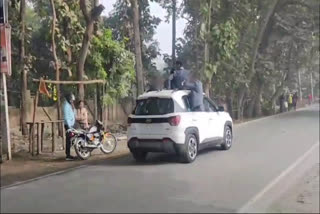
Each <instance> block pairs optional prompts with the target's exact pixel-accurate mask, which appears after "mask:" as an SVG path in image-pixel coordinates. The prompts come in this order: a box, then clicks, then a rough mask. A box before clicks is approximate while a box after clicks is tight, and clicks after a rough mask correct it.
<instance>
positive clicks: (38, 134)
mask: <svg viewBox="0 0 320 214" xmlns="http://www.w3.org/2000/svg"><path fill="white" fill-rule="evenodd" d="M40 141H41V123H37V155H40Z"/></svg>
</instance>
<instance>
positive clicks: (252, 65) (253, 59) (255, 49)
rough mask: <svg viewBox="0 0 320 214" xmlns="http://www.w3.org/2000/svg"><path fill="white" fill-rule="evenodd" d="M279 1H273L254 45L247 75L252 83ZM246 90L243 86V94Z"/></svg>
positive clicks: (262, 21)
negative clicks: (262, 43) (267, 30)
mask: <svg viewBox="0 0 320 214" xmlns="http://www.w3.org/2000/svg"><path fill="white" fill-rule="evenodd" d="M279 1H280V0H273V1H272V3H271V5H270V7H269V8H268V11H267V13H266V15H265V16H264V18H263V19H262V20H261V23H260V28H259V31H258V34H257V37H256V39H255V43H254V45H253V48H252V53H251V63H250V70H249V72H248V74H247V76H248V80H249V81H250V82H251V80H252V78H253V76H254V74H255V64H256V60H257V55H258V51H259V47H260V44H261V41H262V38H263V35H264V32H265V31H266V27H267V25H268V23H269V21H270V20H271V17H272V16H273V14H274V12H275V9H276V6H277V4H278V2H279ZM245 90H246V85H245V84H243V85H242V86H241V93H242V91H245ZM239 99H240V98H239ZM238 114H239V113H238Z"/></svg>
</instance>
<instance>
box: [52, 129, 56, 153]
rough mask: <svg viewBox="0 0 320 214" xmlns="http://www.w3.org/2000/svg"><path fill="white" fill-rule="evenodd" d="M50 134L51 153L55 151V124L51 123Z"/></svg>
mask: <svg viewBox="0 0 320 214" xmlns="http://www.w3.org/2000/svg"><path fill="white" fill-rule="evenodd" d="M51 124H52V126H51V134H52V147H51V148H52V153H54V152H55V151H56V142H55V141H56V136H55V123H51Z"/></svg>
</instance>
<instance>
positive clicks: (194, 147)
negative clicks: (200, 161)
mask: <svg viewBox="0 0 320 214" xmlns="http://www.w3.org/2000/svg"><path fill="white" fill-rule="evenodd" d="M180 155H181V161H182V162H183V163H192V162H193V161H194V160H195V159H196V158H197V155H198V140H197V137H196V136H195V135H194V134H187V136H186V142H185V144H184V147H183V149H182V151H181V154H180Z"/></svg>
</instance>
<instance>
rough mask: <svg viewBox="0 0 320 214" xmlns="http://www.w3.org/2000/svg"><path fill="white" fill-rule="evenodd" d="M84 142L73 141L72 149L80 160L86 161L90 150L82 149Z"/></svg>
mask: <svg viewBox="0 0 320 214" xmlns="http://www.w3.org/2000/svg"><path fill="white" fill-rule="evenodd" d="M84 144H85V141H84V140H83V139H82V138H77V139H75V144H74V149H75V151H76V153H77V156H78V157H79V158H80V159H81V160H87V159H88V158H89V157H90V156H91V150H90V149H88V148H85V147H84Z"/></svg>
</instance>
